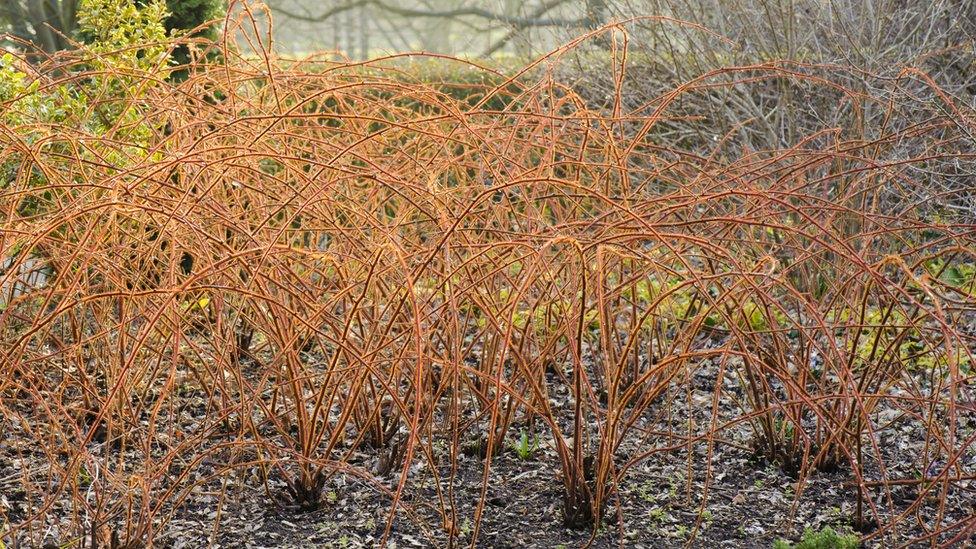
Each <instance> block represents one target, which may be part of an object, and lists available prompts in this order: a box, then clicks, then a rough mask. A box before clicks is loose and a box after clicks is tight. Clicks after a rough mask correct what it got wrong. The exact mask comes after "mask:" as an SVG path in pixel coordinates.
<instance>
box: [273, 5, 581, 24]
mask: <svg viewBox="0 0 976 549" xmlns="http://www.w3.org/2000/svg"><path fill="white" fill-rule="evenodd" d="M566 1H567V0H553V1H551V2H548V3H547V4H544V6H548V7H546V8H545V9H544V10H541V12H539V10H537V12H539V15H534V14H533V15H532V16H529V17H520V16H517V15H506V14H502V13H496V12H493V11H489V10H486V9H483V8H478V7H469V6H465V7H460V8H453V9H445V10H435V9H429V10H428V9H416V8H405V7H401V6H398V5H395V4H391V3H387V2H385V1H383V0H353V1H351V2H347V3H345V4H341V5H338V6H334V7H332V8H330V9H329V10H326V11H324V12H322V13H320V14H318V15H310V14H301V13H296V12H293V11H291V10H288V9H284V8H281V7H274V8H273V9H274V11H275V12H276V13H280V14H281V15H284V16H285V17H289V18H291V19H297V20H300V21H308V22H312V23H318V22H322V21H325V20H327V19H329V18H331V17H334V16H335V15H338V14H340V13H342V12H344V11H348V10H351V9H355V8H359V7H363V6H374V7H376V8H378V9H380V10H383V11H386V12H388V13H392V14H394V15H399V16H403V17H432V18H448V19H453V18H460V17H478V18H481V19H489V20H491V21H498V22H501V23H505V24H508V25H512V26H513V27H516V28H519V29H526V28H530V27H557V26H561V27H581V26H586V25H588V24H589V23H590V20H591V15H590V14H589V13H588V14H587V16H585V17H580V18H575V19H564V18H558V17H543V15H545V13H547V12H549V11H550V10H552V8H553V7H555V6H556V5H559V4H563V3H565V2H566ZM590 1H591V2H592V1H593V0H590ZM588 3H589V2H588ZM550 4H552V5H550ZM588 11H589V10H588Z"/></svg>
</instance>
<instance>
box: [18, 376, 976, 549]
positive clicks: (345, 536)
mask: <svg viewBox="0 0 976 549" xmlns="http://www.w3.org/2000/svg"><path fill="white" fill-rule="evenodd" d="M685 381H688V383H680V382H679V383H676V384H675V389H674V390H673V391H672V392H670V393H668V394H666V395H664V396H663V397H662V398H661V399H660V402H659V403H658V406H655V407H654V408H653V410H652V413H653V414H654V415H653V416H651V415H650V414H648V418H647V419H646V421H644V422H643V423H642V424H640V425H639V426H638V428H639V430H637V431H635V432H633V433H632V436H631V437H630V440H629V441H628V443H627V444H625V445H624V447H623V448H622V451H621V452H620V455H621V459H620V462H621V463H622V462H623V456H629V455H633V454H634V453H635V452H636V451H637V449H638V448H641V449H642V450H643V451H647V450H648V449H650V448H661V449H666V448H673V447H678V449H670V450H667V451H664V450H662V451H660V452H658V453H654V454H653V455H651V456H650V457H649V458H648V459H646V460H645V461H643V462H641V463H640V464H639V465H637V466H635V467H634V468H632V469H631V470H630V471H629V472H628V474H627V475H626V476H625V478H624V479H623V481H622V483H621V485H620V486H619V491H618V494H617V496H616V497H615V498H614V500H613V501H612V502H611V504H610V508H609V512H608V515H609V516H608V517H607V519H606V520H605V521H604V524H603V525H602V527H601V528H600V529H599V531H598V532H597V533H596V535H595V536H594V537H593V538H592V539H591V534H590V532H586V531H583V532H581V531H574V530H570V529H567V528H565V527H564V526H563V524H562V515H561V504H562V493H561V484H560V483H559V480H558V475H559V467H558V460H557V458H556V455H555V453H554V452H553V451H552V450H551V448H549V447H548V446H547V445H546V444H545V443H543V444H542V445H541V446H540V448H539V449H538V450H537V451H536V452H535V453H534V454H533V455H532V456H531V457H530V458H529V459H524V460H523V459H520V458H519V457H518V456H517V454H516V452H515V451H514V450H512V449H508V448H506V449H505V450H504V451H503V452H502V453H500V454H499V455H498V456H497V457H495V458H494V459H493V463H492V466H491V473H490V477H489V488H488V493H487V498H486V504H485V508H484V514H483V517H482V520H481V524H480V531H479V533H478V545H479V546H482V547H550V548H551V547H578V546H581V545H585V544H586V543H588V542H592V546H593V547H617V546H627V547H675V546H678V545H681V544H685V543H690V544H691V545H692V546H696V547H718V546H727V547H770V546H771V545H772V544H773V542H774V541H775V540H776V539H778V538H786V539H791V540H796V539H797V538H798V537H799V534H800V532H802V530H803V529H804V528H806V527H812V528H814V529H819V528H821V527H824V526H831V527H834V528H835V529H837V530H849V529H851V527H852V521H853V517H854V506H855V502H856V494H855V492H854V490H853V489H852V488H851V487H849V486H848V485H847V484H846V482H847V481H848V480H849V478H850V475H849V472H847V471H845V470H843V469H842V470H839V471H836V472H833V473H819V474H816V475H814V476H812V477H810V478H808V479H807V481H806V483H805V485H804V486H803V493H802V497H801V498H799V499H797V497H796V492H797V490H798V488H799V487H798V486H797V481H796V479H794V478H792V477H790V476H789V475H787V474H785V473H783V472H782V471H781V470H780V469H779V468H778V467H776V466H773V465H771V464H768V463H764V462H763V461H762V460H759V459H757V458H756V457H755V455H754V453H753V452H752V451H751V450H750V449H749V441H750V440H751V437H752V435H751V431H750V430H749V428H748V426H747V424H745V423H742V424H739V425H738V426H736V427H733V428H730V429H728V430H726V431H725V432H723V433H722V436H723V437H724V439H725V441H726V443H722V444H716V445H715V446H714V447H713V450H712V454H711V457H710V459H709V456H708V446H707V444H706V443H704V442H699V443H695V444H693V445H691V447H690V449H689V447H688V445H683V444H682V439H681V438H680V435H679V433H683V432H684V433H687V432H688V429H691V430H692V433H696V432H699V433H700V432H702V429H703V428H705V426H707V425H709V422H710V414H711V402H712V398H713V393H714V385H715V382H716V373H715V368H712V367H703V368H699V369H698V370H697V371H696V372H695V373H694V374H693V377H692V378H691V379H687V380H685ZM724 390H725V391H726V392H728V394H730V395H734V394H737V393H738V391H739V389H738V388H737V387H736V385H735V383H733V382H732V380H730V379H726V380H725V387H724ZM963 390H964V391H970V393H969V397H968V398H970V399H972V396H973V395H972V393H971V392H972V391H973V388H972V387H963ZM186 398H187V399H188V400H189V401H192V400H193V399H194V398H199V395H198V394H196V395H195V394H194V393H193V392H192V391H190V392H188V393H187V394H186ZM555 398H557V399H560V398H564V399H568V395H566V394H565V391H563V393H562V394H561V395H560V394H557V395H555ZM25 413H26V412H25ZM181 413H182V415H183V416H185V417H184V418H183V419H182V420H181V421H183V422H188V423H190V424H192V422H193V421H195V420H194V418H195V417H196V420H201V418H202V417H203V416H204V414H205V413H206V410H205V409H203V408H202V407H199V406H194V405H192V404H190V405H188V406H187V407H186V408H185V409H184V410H182V411H181ZM738 413H741V412H740V411H738V410H736V409H733V408H732V407H731V405H730V404H728V403H724V404H723V405H722V407H721V410H720V416H724V417H725V418H726V419H728V418H732V417H735V415H736V414H738ZM879 413H881V414H884V413H889V414H890V411H889V412H886V411H884V410H882V411H881V412H879ZM174 420H177V419H175V418H174ZM959 421H960V433H959V434H960V436H961V437H967V436H972V434H973V433H974V432H976V413H964V414H962V417H960V420H959ZM520 427H521V426H519V425H516V426H515V429H514V432H516V433H517V432H518V431H519V428H520ZM920 429H921V427H920V426H919V425H917V424H915V423H911V422H908V421H895V422H893V423H892V424H891V425H890V426H889V427H887V428H886V430H885V431H883V432H882V433H880V435H879V437H880V439H879V442H880V443H881V444H880V446H881V448H882V452H883V453H884V454H885V463H886V465H887V466H888V467H889V469H888V477H889V478H912V477H913V475H914V474H915V473H916V471H917V470H918V468H919V467H920V466H921V464H919V463H918V462H917V461H918V456H919V455H921V445H922V444H924V441H923V437H922V433H921V430H920ZM0 435H2V436H3V437H4V440H5V443H4V444H2V445H0V510H3V512H4V514H5V515H6V516H7V517H9V520H11V521H14V520H17V519H22V518H23V517H24V516H25V514H26V511H27V510H26V508H25V506H26V504H27V501H28V499H29V498H28V497H27V494H25V493H23V490H22V489H21V488H20V487H21V486H22V484H21V478H22V476H23V474H24V470H25V469H24V467H25V462H30V461H31V460H35V461H40V460H43V459H44V454H43V453H41V452H39V451H37V449H36V448H34V449H31V448H29V442H27V441H28V440H29V438H28V437H27V435H26V433H25V432H24V430H23V427H22V426H18V425H12V424H8V425H7V426H6V427H5V428H3V433H0ZM18 441H19V442H18ZM98 444H105V443H104V442H102V443H95V447H96V448H97V446H98ZM443 452H444V454H443V455H442V457H443V458H444V459H441V460H440V462H441V463H443V468H442V469H441V471H440V475H441V476H442V478H444V477H447V476H448V475H449V472H450V466H449V460H448V459H447V457H448V456H447V455H446V452H447V451H446V449H444V450H443ZM218 455H219V454H218ZM378 459H379V458H378V455H377V453H375V451H363V452H358V453H357V454H355V456H354V458H353V460H352V463H353V465H356V466H358V467H360V468H362V469H363V470H368V471H374V470H375V465H376V462H377V460H378ZM25 460H26V461H25ZM458 461H459V464H458V471H457V475H456V476H455V479H454V481H453V486H452V487H453V493H454V503H453V507H454V509H455V510H456V515H457V517H458V518H457V520H456V524H455V526H456V528H457V530H458V531H459V532H460V538H461V539H460V545H462V546H463V545H470V543H471V536H472V535H473V533H474V516H475V508H476V506H477V502H478V501H479V500H480V493H481V487H482V482H483V475H484V460H483V459H482V458H480V457H478V456H468V455H463V454H462V455H460V456H459V458H458ZM964 468H965V471H968V473H969V474H973V473H976V453H974V454H973V455H971V456H968V458H967V460H966V462H965V463H964ZM41 469H43V464H42V463H35V464H34V465H32V466H31V467H28V470H31V471H39V470H41ZM213 470H214V468H213V467H212V466H211V465H208V464H207V463H206V462H205V463H203V464H201V465H200V466H199V467H197V468H196V469H195V472H194V474H195V475H198V476H200V475H207V474H208V473H209V472H210V471H213ZM689 471H691V472H693V474H692V476H691V478H689ZM430 473H431V472H430V471H429V470H428V466H427V464H426V462H424V461H422V460H415V462H414V465H413V466H412V468H411V471H410V477H411V481H410V482H409V484H408V487H407V489H406V490H405V492H404V495H403V502H402V504H401V509H400V510H399V511H398V513H397V515H396V518H395V520H394V522H393V527H392V531H391V534H390V537H389V540H388V546H389V547H430V546H447V545H448V539H447V536H446V535H445V528H444V527H443V525H442V523H441V519H440V513H439V505H438V497H437V491H436V490H435V486H434V483H433V480H432V475H431V474H430ZM706 473H707V474H708V478H706ZM868 473H869V474H876V473H877V471H874V470H872V469H871V467H870V466H869V468H868ZM199 478H203V477H199ZM375 480H378V481H379V482H381V483H383V485H385V486H386V487H387V488H388V489H390V490H394V489H395V487H396V483H397V481H398V480H399V472H398V471H396V472H394V473H392V474H391V475H388V476H385V477H379V478H377V479H375ZM706 483H707V497H705V494H706ZM441 487H442V490H447V489H448V488H449V486H448V484H447V482H446V481H443V484H442V486H441ZM268 488H269V490H268V491H266V490H265V487H264V485H263V483H261V482H260V480H259V476H258V471H257V469H256V468H252V469H250V470H244V471H242V472H241V474H239V475H237V476H224V477H223V478H215V479H213V480H211V481H208V482H202V483H201V486H198V487H197V488H195V489H194V490H193V492H192V493H191V495H190V496H189V497H188V498H187V500H186V502H185V504H184V505H183V506H182V507H181V508H180V509H179V510H177V511H176V513H175V514H174V518H173V519H172V520H171V521H170V522H168V523H167V524H165V525H163V526H162V528H161V530H160V531H158V532H157V536H158V537H157V544H158V545H159V546H164V547H186V548H191V547H203V546H207V545H208V544H209V545H210V546H212V547H224V548H227V547H235V548H264V547H266V548H288V547H296V548H297V547H374V546H377V545H378V544H379V542H380V539H381V538H382V537H383V533H384V530H385V528H386V524H387V520H388V517H389V513H390V498H389V497H388V496H387V495H384V494H383V493H382V492H381V491H379V490H377V488H376V487H375V486H374V485H373V484H372V483H370V482H366V481H365V480H363V479H360V478H356V477H352V476H348V475H342V474H339V475H337V476H335V477H333V478H332V479H331V480H330V481H329V483H328V485H327V486H326V488H325V492H326V498H325V499H326V503H325V505H324V506H323V507H322V508H321V509H319V510H315V511H300V510H298V509H294V508H291V507H289V506H288V505H286V504H282V503H281V502H278V501H275V498H277V497H280V496H282V495H283V494H284V493H285V489H284V486H283V484H282V483H281V482H280V481H277V480H275V479H274V478H272V480H271V482H270V486H269V487H268ZM974 492H976V482H972V481H971V482H969V483H967V482H961V483H959V484H958V485H957V488H956V489H955V490H953V491H952V492H950V494H949V496H948V498H947V500H946V508H945V518H944V521H943V523H944V524H949V523H952V522H954V521H957V520H962V519H965V518H967V517H971V516H973V515H974V513H976V494H974ZM916 493H917V492H916V488H914V487H912V486H897V487H895V488H893V489H892V491H891V494H892V498H893V500H892V502H893V503H894V505H895V507H896V509H897V510H898V511H900V510H902V509H904V508H905V507H906V506H908V505H909V504H910V503H911V502H912V500H914V498H915V494H916ZM876 495H877V496H878V500H877V501H878V503H879V505H880V506H881V508H882V509H883V510H887V509H888V507H886V505H887V504H886V503H885V502H886V501H888V500H886V499H883V498H882V497H881V494H880V493H879V494H876ZM218 503H219V505H218ZM936 505H937V501H935V500H934V499H933V500H931V501H927V502H926V505H925V506H923V508H922V509H920V510H919V511H918V512H917V513H915V514H914V515H913V516H912V517H910V518H908V519H906V520H904V521H902V522H901V525H900V527H899V528H898V530H896V531H894V532H892V533H891V534H890V535H889V536H888V537H886V538H883V539H881V540H877V541H874V542H871V543H869V544H868V545H869V546H873V547H889V546H893V545H895V544H897V543H902V542H904V541H905V540H906V539H910V538H911V537H914V536H919V535H922V534H923V533H924V529H923V528H924V526H925V524H926V522H927V521H931V520H932V519H933V517H935V516H936V512H937V509H936ZM218 513H219V516H220V520H219V529H216V531H215V529H214V523H215V522H218V521H216V520H215V519H216V518H217V516H218ZM0 522H2V521H0ZM48 529H49V532H48V538H49V539H51V540H54V539H55V535H56V533H57V532H58V530H57V525H48ZM36 535H37V532H35V539H36ZM48 538H45V539H48ZM61 541H62V542H63V540H61ZM22 546H24V547H28V546H30V544H25V545H22ZM959 546H960V547H972V546H974V545H973V541H972V539H971V540H969V541H967V542H963V543H962V544H960V545H959Z"/></svg>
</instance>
